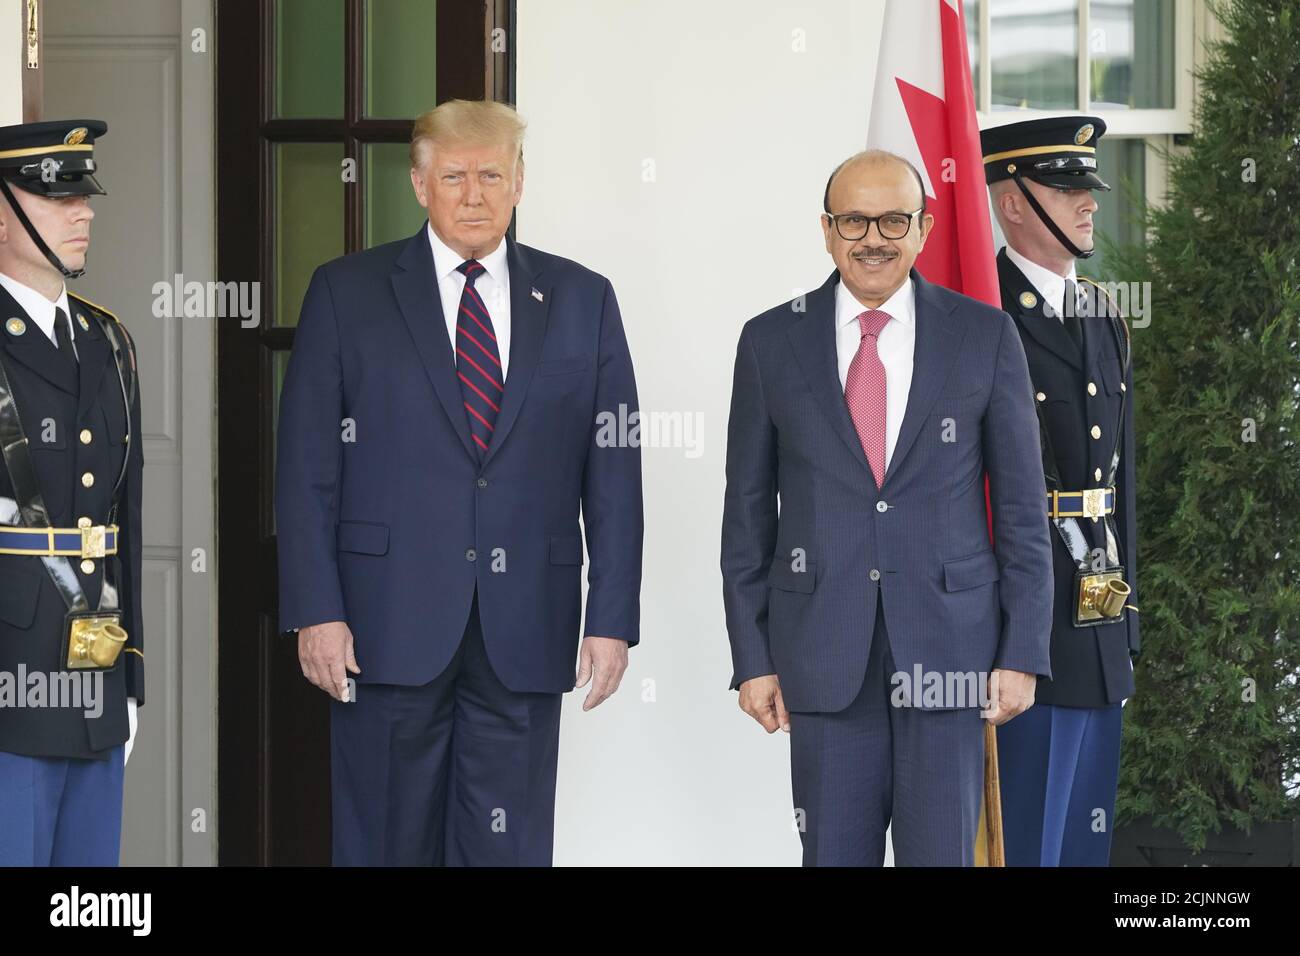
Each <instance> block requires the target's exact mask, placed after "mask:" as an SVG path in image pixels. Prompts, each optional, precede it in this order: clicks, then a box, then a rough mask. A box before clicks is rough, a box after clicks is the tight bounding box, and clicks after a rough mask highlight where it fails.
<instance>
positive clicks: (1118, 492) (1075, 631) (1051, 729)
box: [981, 116, 1140, 866]
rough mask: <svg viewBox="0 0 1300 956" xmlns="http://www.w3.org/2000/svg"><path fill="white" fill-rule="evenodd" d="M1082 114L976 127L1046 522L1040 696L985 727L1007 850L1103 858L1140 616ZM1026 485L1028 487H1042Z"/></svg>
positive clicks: (1016, 861) (1124, 405)
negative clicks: (1021, 358)
mask: <svg viewBox="0 0 1300 956" xmlns="http://www.w3.org/2000/svg"><path fill="white" fill-rule="evenodd" d="M1105 131H1106V124H1105V123H1104V122H1102V121H1101V120H1100V119H1098V118H1097V117H1095V116H1063V117H1056V118H1052V119H1038V120H1029V121H1026V122H1021V123H1011V124H1009V125H1006V126H999V127H995V128H993V129H987V130H985V131H984V132H983V134H982V136H981V139H982V146H983V151H984V169H985V178H986V180H987V182H988V183H989V192H990V193H991V194H992V197H993V211H994V214H995V215H996V216H997V219H998V223H999V224H1000V225H1001V227H1002V232H1003V234H1004V235H1005V236H1006V239H1007V245H1006V248H1004V249H1002V250H1001V251H1000V252H999V253H998V278H999V281H1000V283H1001V286H1002V307H1003V308H1004V309H1005V310H1006V311H1007V312H1008V313H1010V315H1011V316H1012V318H1013V319H1014V320H1015V323H1016V328H1017V330H1018V332H1019V335H1020V339H1021V342H1022V343H1023V344H1024V347H1025V354H1026V355H1027V356H1028V359H1029V372H1030V376H1031V378H1032V379H1033V382H1034V396H1035V399H1036V402H1037V408H1038V417H1039V420H1040V423H1041V427H1042V436H1043V439H1042V448H1043V471H1044V474H1045V476H1046V481H1047V485H1046V488H1047V496H1046V510H1047V515H1048V518H1049V520H1050V521H1051V524H1052V539H1053V545H1052V566H1053V576H1054V578H1055V585H1056V587H1055V592H1056V598H1055V608H1054V613H1053V620H1052V651H1051V658H1052V679H1051V680H1050V681H1044V682H1043V683H1042V684H1041V685H1040V686H1039V688H1038V699H1039V703H1040V706H1039V707H1036V708H1034V712H1033V713H1032V714H1031V715H1029V716H1027V717H1026V718H1025V719H1024V720H1018V721H1016V723H1015V725H1014V726H1008V727H1003V728H1002V729H1001V730H1000V731H999V732H998V750H999V755H1000V763H1001V774H1002V809H1003V820H1004V824H1003V826H1004V831H1005V835H1006V855H1007V863H1008V864H1009V865H1011V866H1106V865H1107V864H1108V863H1109V861H1110V834H1111V828H1112V823H1113V817H1114V809H1115V789H1116V786H1117V784H1118V782H1119V747H1120V725H1121V718H1120V715H1121V713H1122V707H1123V701H1124V700H1125V699H1126V698H1128V697H1130V696H1132V694H1133V689H1134V685H1133V665H1132V656H1135V655H1136V654H1137V653H1138V650H1139V647H1140V643H1139V638H1138V617H1137V614H1136V613H1129V611H1136V608H1135V607H1134V606H1133V605H1136V604H1137V600H1136V598H1135V596H1134V595H1133V593H1132V590H1133V587H1134V580H1135V575H1134V572H1135V568H1134V553H1135V551H1136V548H1137V522H1136V511H1137V497H1136V494H1135V491H1134V479H1135V475H1134V469H1133V402H1132V395H1133V374H1132V371H1131V370H1130V368H1129V361H1128V355H1129V342H1128V329H1127V328H1126V327H1125V325H1124V320H1123V319H1122V318H1120V317H1119V315H1118V313H1116V312H1115V311H1114V310H1113V309H1111V308H1110V307H1109V300H1107V299H1105V298H1104V297H1101V296H1099V295H1098V292H1099V291H1100V290H1099V287H1098V286H1096V285H1095V284H1092V283H1090V282H1088V280H1086V279H1080V278H1079V277H1078V275H1077V274H1076V272H1075V259H1087V258H1088V257H1090V256H1091V255H1092V253H1093V225H1092V217H1093V213H1095V212H1096V210H1097V201H1096V200H1095V199H1094V198H1093V190H1098V189H1101V190H1106V189H1110V187H1109V186H1108V185H1106V183H1105V182H1104V181H1102V179H1101V177H1100V176H1098V174H1097V159H1096V154H1097V148H1096V147H1097V141H1098V140H1099V139H1100V138H1101V135H1102V134H1103V133H1104V132H1105ZM1040 500H1042V499H1041V498H1040Z"/></svg>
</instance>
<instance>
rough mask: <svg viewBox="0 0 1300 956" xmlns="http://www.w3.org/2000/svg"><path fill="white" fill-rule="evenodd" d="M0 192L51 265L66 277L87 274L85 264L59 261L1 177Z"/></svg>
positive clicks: (70, 277) (71, 277) (77, 277)
mask: <svg viewBox="0 0 1300 956" xmlns="http://www.w3.org/2000/svg"><path fill="white" fill-rule="evenodd" d="M0 192H3V193H4V197H5V200H6V201H7V202H8V203H9V208H11V209H12V210H13V211H14V215H15V216H17V217H18V221H19V222H21V223H22V224H23V228H24V229H26V230H27V235H29V236H31V237H32V242H34V243H35V244H36V248H37V249H39V250H40V251H41V254H42V255H44V256H45V258H46V259H48V260H50V265H52V266H54V268H56V269H58V270H59V272H61V273H62V274H63V277H64V278H65V279H80V278H81V277H82V276H84V275H85V274H86V269H85V266H82V267H81V268H80V269H76V270H73V269H69V268H68V267H67V266H65V265H64V264H63V263H62V262H61V261H59V257H58V256H56V255H55V254H54V250H52V249H51V248H50V247H49V246H47V245H46V244H45V240H44V239H42V238H41V234H40V233H39V232H37V231H36V227H35V226H33V225H32V221H31V220H30V219H28V218H27V213H25V212H23V207H22V206H20V205H19V204H18V200H16V199H14V194H13V192H11V191H10V189H9V183H7V182H6V181H5V180H3V179H0Z"/></svg>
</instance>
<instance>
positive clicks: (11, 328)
mask: <svg viewBox="0 0 1300 956" xmlns="http://www.w3.org/2000/svg"><path fill="white" fill-rule="evenodd" d="M5 331H6V332H8V333H9V334H10V335H22V334H23V333H24V332H26V331H27V323H26V322H24V321H23V320H22V319H20V318H18V317H17V316H15V317H14V318H12V319H10V320H9V321H8V322H6V323H5Z"/></svg>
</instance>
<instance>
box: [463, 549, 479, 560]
mask: <svg viewBox="0 0 1300 956" xmlns="http://www.w3.org/2000/svg"><path fill="white" fill-rule="evenodd" d="M477 559H478V552H477V551H475V550H474V549H473V548H470V549H469V550H467V551H466V552H465V560H466V561H476V560H477Z"/></svg>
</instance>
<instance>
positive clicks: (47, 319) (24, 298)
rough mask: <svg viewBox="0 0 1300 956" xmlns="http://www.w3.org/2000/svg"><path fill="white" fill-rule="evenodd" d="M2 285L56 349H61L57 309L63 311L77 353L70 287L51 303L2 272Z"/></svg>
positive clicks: (5, 317)
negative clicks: (69, 302)
mask: <svg viewBox="0 0 1300 956" xmlns="http://www.w3.org/2000/svg"><path fill="white" fill-rule="evenodd" d="M0 285H2V286H4V288H5V291H6V292H8V293H9V294H10V295H11V296H13V297H14V300H15V301H16V302H17V303H18V304H19V306H21V307H22V310H23V311H24V312H26V313H27V317H28V318H29V319H31V320H32V321H33V322H35V323H36V326H37V328H39V329H40V330H41V331H42V332H44V333H45V337H46V338H47V339H49V340H50V341H51V342H52V343H54V347H55V348H58V347H59V340H58V339H57V338H55V336H54V320H55V317H56V316H57V314H58V313H57V312H56V310H57V309H62V310H63V314H64V315H65V316H66V317H67V318H66V319H65V321H66V322H67V323H68V333H69V340H70V341H71V342H72V351H73V353H74V354H75V353H76V351H77V344H76V339H77V336H76V333H75V330H74V329H73V328H72V310H71V309H69V308H68V287H67V286H66V285H65V286H64V287H63V288H61V289H60V290H59V297H58V298H57V299H55V300H54V301H53V302H51V301H50V300H49V299H47V298H45V296H43V295H41V294H40V293H39V292H37V291H36V290H35V289H33V288H31V287H30V286H25V285H23V284H22V283H21V282H19V281H18V280H17V279H11V278H10V277H9V276H7V275H5V274H4V273H3V272H0ZM9 318H10V316H7V315H6V316H0V321H5V320H7V319H9Z"/></svg>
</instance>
